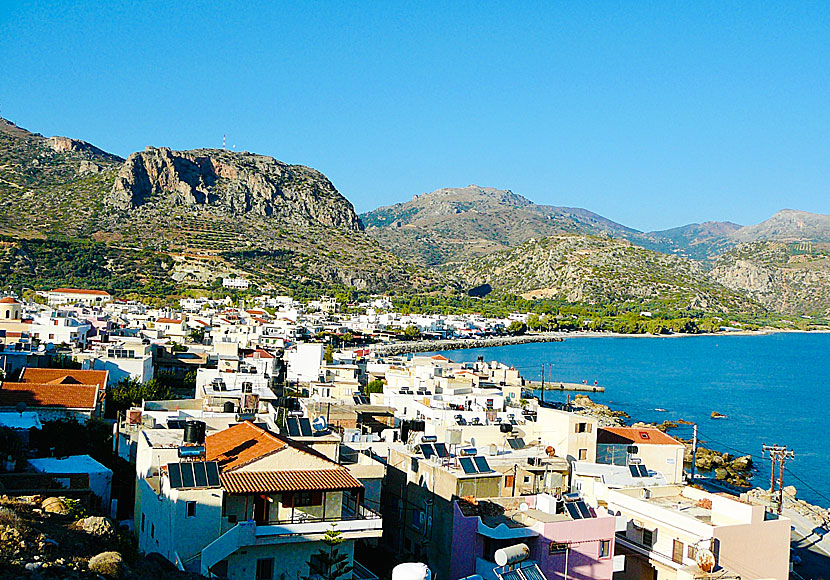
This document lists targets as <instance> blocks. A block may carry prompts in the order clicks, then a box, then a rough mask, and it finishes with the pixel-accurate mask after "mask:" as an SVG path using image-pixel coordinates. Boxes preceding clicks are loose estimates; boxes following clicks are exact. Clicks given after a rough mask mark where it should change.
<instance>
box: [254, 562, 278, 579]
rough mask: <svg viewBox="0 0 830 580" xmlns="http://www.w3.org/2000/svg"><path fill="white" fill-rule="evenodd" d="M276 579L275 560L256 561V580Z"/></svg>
mask: <svg viewBox="0 0 830 580" xmlns="http://www.w3.org/2000/svg"><path fill="white" fill-rule="evenodd" d="M273 578H274V559H273V558H260V559H258V560H257V561H256V580H272V579H273Z"/></svg>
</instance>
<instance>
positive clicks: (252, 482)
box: [220, 467, 363, 493]
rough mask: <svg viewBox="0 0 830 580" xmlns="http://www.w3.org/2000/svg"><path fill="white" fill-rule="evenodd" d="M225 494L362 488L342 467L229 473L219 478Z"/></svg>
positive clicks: (222, 474)
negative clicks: (226, 492) (225, 491)
mask: <svg viewBox="0 0 830 580" xmlns="http://www.w3.org/2000/svg"><path fill="white" fill-rule="evenodd" d="M220 478H221V479H222V486H223V487H224V488H225V489H226V490H227V491H228V493H273V492H282V491H318V490H319V491H335V490H343V489H361V488H363V484H362V483H360V482H359V481H358V480H357V479H355V478H354V476H352V474H351V473H349V470H348V469H346V468H345V467H337V468H335V469H317V470H314V471H231V472H224V473H221V474H220Z"/></svg>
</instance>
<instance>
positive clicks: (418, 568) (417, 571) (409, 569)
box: [392, 562, 432, 580]
mask: <svg viewBox="0 0 830 580" xmlns="http://www.w3.org/2000/svg"><path fill="white" fill-rule="evenodd" d="M392 580H432V572H431V571H430V569H429V568H428V567H427V565H426V564H423V563H421V562H405V563H403V564H398V565H397V566H395V567H394V568H392Z"/></svg>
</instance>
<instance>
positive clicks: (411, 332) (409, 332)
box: [403, 324, 421, 340]
mask: <svg viewBox="0 0 830 580" xmlns="http://www.w3.org/2000/svg"><path fill="white" fill-rule="evenodd" d="M403 333H404V334H405V335H406V337H407V338H408V339H409V340H418V339H419V338H421V331H420V330H419V329H418V327H417V326H415V325H414V324H410V325H409V326H407V327H406V328H405V329H404V331H403Z"/></svg>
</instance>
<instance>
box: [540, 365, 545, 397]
mask: <svg viewBox="0 0 830 580" xmlns="http://www.w3.org/2000/svg"><path fill="white" fill-rule="evenodd" d="M540 398H541V399H542V402H543V403H544V402H545V363H542V393H541V396H540Z"/></svg>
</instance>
